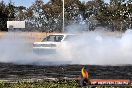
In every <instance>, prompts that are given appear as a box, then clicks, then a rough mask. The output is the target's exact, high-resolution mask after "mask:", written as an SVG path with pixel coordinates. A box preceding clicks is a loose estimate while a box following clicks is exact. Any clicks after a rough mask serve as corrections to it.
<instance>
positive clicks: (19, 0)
mask: <svg viewBox="0 0 132 88" xmlns="http://www.w3.org/2000/svg"><path fill="white" fill-rule="evenodd" d="M0 1H2V0H0ZM3 1H4V2H5V3H8V2H10V0H3ZM11 1H12V2H14V4H15V5H17V6H20V5H21V6H26V7H29V6H31V4H32V3H33V2H34V1H35V0H11ZM43 1H44V3H47V2H48V1H49V0H43ZM80 1H85V2H87V1H90V0H80ZM104 1H105V2H107V3H108V2H109V1H110V0H104Z"/></svg>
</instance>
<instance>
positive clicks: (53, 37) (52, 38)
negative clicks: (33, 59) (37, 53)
mask: <svg viewBox="0 0 132 88" xmlns="http://www.w3.org/2000/svg"><path fill="white" fill-rule="evenodd" d="M63 37H64V35H49V36H47V37H46V38H44V39H43V40H42V42H45V41H49V42H61V40H62V39H63Z"/></svg>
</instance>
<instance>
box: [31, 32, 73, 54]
mask: <svg viewBox="0 0 132 88" xmlns="http://www.w3.org/2000/svg"><path fill="white" fill-rule="evenodd" d="M71 38H75V35H74V34H52V35H49V36H47V37H46V38H44V39H43V40H42V41H41V42H34V44H33V50H34V52H35V53H37V54H55V53H56V52H57V50H60V49H68V47H70V46H69V45H68V40H70V39H71ZM64 46H66V47H64ZM62 47H63V48H62Z"/></svg>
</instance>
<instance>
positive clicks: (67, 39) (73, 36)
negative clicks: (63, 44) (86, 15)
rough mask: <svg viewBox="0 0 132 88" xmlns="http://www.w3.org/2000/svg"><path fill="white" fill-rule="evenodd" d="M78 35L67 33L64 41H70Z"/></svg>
mask: <svg viewBox="0 0 132 88" xmlns="http://www.w3.org/2000/svg"><path fill="white" fill-rule="evenodd" d="M76 37H77V35H67V36H66V38H65V39H64V41H69V40H72V39H75V38H76Z"/></svg>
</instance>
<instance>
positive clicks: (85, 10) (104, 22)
mask: <svg viewBox="0 0 132 88" xmlns="http://www.w3.org/2000/svg"><path fill="white" fill-rule="evenodd" d="M64 14H65V20H64V21H65V26H67V25H69V24H71V23H78V24H80V23H85V25H87V29H89V30H94V29H95V27H97V26H103V27H107V28H108V30H112V31H125V30H126V29H127V28H132V21H131V20H132V1H131V0H110V3H105V2H104V1H103V0H92V1H87V2H81V1H79V0H64ZM8 20H21V21H22V20H25V21H26V29H25V31H43V32H62V25H63V1H62V0H50V1H49V2H48V3H45V2H43V0H35V2H34V3H33V4H32V5H31V6H30V7H24V6H15V4H14V3H13V2H9V3H8V4H5V2H4V1H3V0H2V1H0V30H1V31H7V28H6V22H7V21H8Z"/></svg>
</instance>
